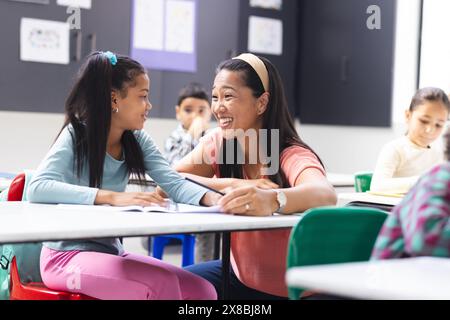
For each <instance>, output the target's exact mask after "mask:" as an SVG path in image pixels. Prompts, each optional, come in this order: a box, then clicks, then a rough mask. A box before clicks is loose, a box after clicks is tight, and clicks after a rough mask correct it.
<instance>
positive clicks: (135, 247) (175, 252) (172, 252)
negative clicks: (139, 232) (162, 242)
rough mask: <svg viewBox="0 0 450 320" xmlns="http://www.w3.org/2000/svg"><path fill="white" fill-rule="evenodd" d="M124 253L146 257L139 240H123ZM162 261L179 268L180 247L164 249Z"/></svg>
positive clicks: (172, 246) (171, 246)
mask: <svg viewBox="0 0 450 320" xmlns="http://www.w3.org/2000/svg"><path fill="white" fill-rule="evenodd" d="M123 245H124V247H125V251H127V252H131V253H135V254H143V255H148V251H147V250H146V249H145V248H144V247H143V245H142V241H141V238H125V239H123ZM163 261H165V262H167V263H170V264H173V265H176V266H179V267H181V245H169V246H166V247H165V249H164V255H163Z"/></svg>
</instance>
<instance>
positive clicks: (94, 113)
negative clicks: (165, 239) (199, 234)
mask: <svg viewBox="0 0 450 320" xmlns="http://www.w3.org/2000/svg"><path fill="white" fill-rule="evenodd" d="M149 85H150V80H149V77H148V75H147V73H146V71H145V69H144V68H143V67H142V66H141V65H140V64H139V63H138V62H136V61H134V60H132V59H130V58H128V57H124V56H116V55H114V54H113V53H111V52H106V53H103V52H96V53H93V54H91V55H90V56H89V57H88V58H87V61H86V63H85V64H84V66H83V68H82V70H81V72H80V74H79V77H78V79H77V82H76V83H75V85H74V87H73V89H72V91H71V93H70V95H69V97H68V99H67V102H66V121H65V124H64V126H63V129H62V130H61V132H60V134H59V136H58V138H57V140H56V141H55V143H54V145H53V146H52V148H51V150H50V151H49V152H48V154H47V155H46V157H45V159H44V160H43V161H42V163H41V164H40V166H39V168H38V169H37V172H36V173H35V176H34V178H33V179H32V181H31V183H30V185H29V190H28V198H29V200H30V201H31V202H39V203H66V204H86V205H93V204H98V205H101V204H109V205H114V206H127V205H142V206H145V205H151V204H152V203H156V204H160V205H163V204H164V199H163V198H161V196H159V195H158V194H157V193H155V192H153V193H146V192H129V193H125V192H123V191H124V190H125V187H126V185H127V183H128V178H129V176H130V174H133V175H135V176H137V177H138V178H139V180H145V174H146V173H148V174H149V175H150V176H151V177H152V178H153V179H154V181H155V182H157V183H158V184H159V185H160V186H161V187H162V188H163V189H164V190H165V191H166V192H167V193H168V194H169V195H170V196H171V197H172V198H173V199H174V200H175V201H177V202H184V203H190V204H196V205H198V204H203V205H207V206H209V205H213V204H216V203H217V201H218V200H219V198H220V196H219V195H218V194H216V193H213V192H210V191H208V190H207V189H205V188H202V187H199V186H198V185H196V184H192V183H190V182H188V181H186V180H185V179H183V177H181V176H180V175H179V174H178V173H177V172H175V171H174V170H173V169H171V168H170V166H169V164H168V163H167V161H166V160H165V159H164V157H163V156H162V155H161V153H160V152H159V151H158V149H157V148H156V146H155V144H154V142H153V141H152V139H151V138H150V137H149V136H148V135H147V134H146V133H145V131H143V130H142V129H143V126H144V122H145V120H146V119H147V114H148V112H149V111H150V109H151V108H152V106H151V104H150V102H149V100H148V96H149ZM67 223H68V224H70V223H71V222H70V221H67ZM40 266H41V276H42V279H43V281H44V283H45V285H46V286H47V287H49V288H51V289H55V290H63V291H70V292H76V293H82V294H85V295H88V296H91V297H94V298H97V299H113V300H116V299H118V300H122V299H127V300H128V299H139V300H145V299H216V292H215V290H214V288H213V287H212V286H211V284H210V283H208V282H207V281H206V280H204V279H202V278H201V277H198V276H196V275H194V274H192V273H190V272H188V271H186V270H183V269H181V268H178V267H175V266H172V265H170V264H167V263H164V262H162V261H160V260H157V259H154V258H152V257H149V256H143V255H135V254H130V253H127V252H124V248H123V246H122V244H121V242H120V241H119V239H92V240H84V241H81V240H80V241H59V242H45V243H44V246H43V249H42V253H41V261H40ZM75 272H76V273H77V274H78V275H79V276H80V277H81V278H80V279H79V283H80V284H81V286H80V287H79V288H75V289H73V288H68V287H67V283H68V279H69V277H73V274H74V273H75Z"/></svg>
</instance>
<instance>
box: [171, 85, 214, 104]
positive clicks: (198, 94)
mask: <svg viewBox="0 0 450 320" xmlns="http://www.w3.org/2000/svg"><path fill="white" fill-rule="evenodd" d="M187 98H197V99H201V100H206V101H208V102H209V96H208V93H206V90H205V88H203V86H202V85H201V84H200V83H197V82H191V83H189V84H188V85H187V86H185V87H184V88H183V89H181V91H180V93H179V95H178V106H181V104H182V103H183V101H184V100H185V99H187Z"/></svg>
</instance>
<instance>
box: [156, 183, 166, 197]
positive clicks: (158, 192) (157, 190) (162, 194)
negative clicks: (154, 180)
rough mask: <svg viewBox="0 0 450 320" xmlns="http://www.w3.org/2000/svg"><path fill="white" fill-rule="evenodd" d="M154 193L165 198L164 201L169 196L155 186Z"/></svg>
mask: <svg viewBox="0 0 450 320" xmlns="http://www.w3.org/2000/svg"><path fill="white" fill-rule="evenodd" d="M155 192H156V193H157V194H159V195H160V196H161V197H163V198H166V199H168V198H169V195H168V194H167V193H165V192H164V190H163V189H162V188H161V187H160V186H157V187H156V190H155Z"/></svg>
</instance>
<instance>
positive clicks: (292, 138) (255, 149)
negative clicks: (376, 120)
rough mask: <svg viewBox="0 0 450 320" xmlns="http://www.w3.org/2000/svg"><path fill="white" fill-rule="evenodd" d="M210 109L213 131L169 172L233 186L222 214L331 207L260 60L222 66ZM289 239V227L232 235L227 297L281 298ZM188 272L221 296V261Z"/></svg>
mask: <svg viewBox="0 0 450 320" xmlns="http://www.w3.org/2000/svg"><path fill="white" fill-rule="evenodd" d="M211 107H212V112H213V114H214V116H215V117H216V118H217V120H218V122H219V128H217V129H214V130H213V131H211V132H210V133H209V134H207V135H206V136H205V137H203V138H202V139H201V140H200V143H199V145H198V146H197V147H196V148H195V149H194V151H193V152H191V153H190V154H189V155H188V156H186V157H185V158H184V159H183V160H181V161H180V162H179V163H178V165H177V166H176V167H175V168H176V169H177V170H178V171H179V172H182V173H185V174H192V175H194V176H192V178H193V179H195V180H198V181H199V182H201V183H204V184H206V185H208V186H209V187H212V188H215V189H218V190H220V189H224V188H227V187H232V190H231V191H229V192H228V193H227V194H226V195H225V196H224V197H223V198H222V199H221V200H220V202H219V204H220V205H221V206H222V207H223V210H224V211H225V212H228V213H238V214H241V215H250V216H270V215H272V214H273V213H274V212H279V213H282V214H292V213H297V212H303V211H305V210H307V209H309V208H312V207H319V206H325V205H334V204H336V193H335V191H334V189H333V187H332V186H331V184H330V183H329V182H328V180H327V178H326V177H325V170H324V168H323V165H322V163H321V161H320V159H319V157H318V156H317V155H316V154H315V153H314V151H313V150H312V149H311V148H310V147H309V146H307V145H306V144H305V143H304V142H303V141H302V140H301V139H300V137H299V136H298V134H297V132H296V130H295V126H294V122H293V120H292V118H291V116H290V115H289V110H288V107H287V103H286V98H285V95H284V88H283V84H282V82H281V78H280V76H279V73H278V71H277V70H276V68H275V67H274V66H273V65H272V63H270V62H269V61H268V60H267V59H264V58H260V57H258V56H255V55H253V54H243V55H240V56H239V57H236V58H234V59H231V60H227V61H225V62H223V63H222V64H221V65H220V66H219V68H218V70H217V75H216V78H215V81H214V85H213V92H212V103H211ZM264 130H265V131H264ZM230 155H234V157H230ZM258 155H259V156H258ZM269 155H270V158H269V159H268V157H269ZM214 176H215V177H217V178H213V177H214ZM289 235H290V230H276V231H254V232H234V233H232V235H231V263H232V269H233V272H232V275H231V288H230V298H231V299H279V298H286V297H287V288H286V284H285V280H284V276H285V271H286V254H287V244H288V240H289ZM318 236H321V235H318ZM187 270H189V271H191V272H193V273H195V274H198V275H200V276H202V277H204V278H205V279H207V280H209V281H210V282H212V283H213V284H214V286H215V287H216V289H217V291H218V292H221V290H220V289H221V283H222V278H221V262H220V261H211V262H205V263H202V264H198V265H195V266H190V267H188V268H187Z"/></svg>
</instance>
